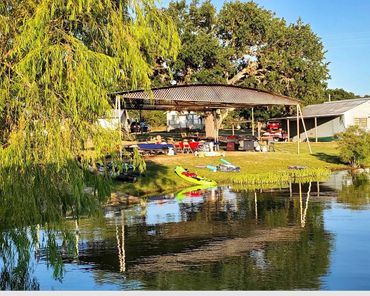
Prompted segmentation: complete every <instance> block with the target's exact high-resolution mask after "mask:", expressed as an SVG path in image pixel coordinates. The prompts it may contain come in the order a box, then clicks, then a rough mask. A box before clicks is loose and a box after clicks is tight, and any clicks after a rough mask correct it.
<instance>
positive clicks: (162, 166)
mask: <svg viewBox="0 0 370 296" xmlns="http://www.w3.org/2000/svg"><path fill="white" fill-rule="evenodd" d="M300 146H301V153H300V154H297V144H296V143H276V144H275V152H266V153H262V152H243V151H240V152H234V151H233V152H231V151H230V152H229V151H226V152H225V153H226V155H225V157H223V158H225V159H226V160H228V161H229V162H231V163H232V164H234V165H237V166H240V168H241V172H240V173H234V172H216V173H214V172H211V171H210V170H208V169H206V168H196V167H195V166H198V165H208V164H210V165H218V164H220V158H221V157H196V156H194V155H192V154H185V155H184V154H178V155H175V156H167V155H160V156H155V157H150V158H147V168H148V170H147V172H146V175H145V176H143V177H140V178H139V181H137V182H136V183H116V184H115V186H114V189H113V190H114V191H120V192H124V193H128V194H132V195H135V196H144V195H149V194H153V193H157V192H166V191H175V190H177V189H180V188H183V187H190V186H192V184H190V183H187V182H186V181H184V180H183V179H182V178H180V177H178V176H177V175H176V174H175V173H174V168H175V167H176V165H182V166H184V167H186V168H188V169H189V170H191V171H195V172H197V173H198V174H199V175H201V176H205V177H208V178H211V179H214V180H216V181H217V182H218V183H219V184H231V183H239V184H240V183H243V184H251V183H276V182H280V181H282V180H284V178H285V177H287V174H291V173H292V170H288V166H304V167H306V168H307V169H306V170H303V171H296V172H297V173H299V174H302V173H304V174H306V177H312V178H315V177H317V178H318V177H320V176H321V175H323V174H324V172H325V173H327V170H336V169H345V168H348V167H347V166H346V165H344V164H342V163H340V161H339V159H338V149H337V145H336V143H334V142H330V143H311V146H312V152H313V154H309V150H308V146H307V143H301V145H300ZM307 174H308V175H307Z"/></svg>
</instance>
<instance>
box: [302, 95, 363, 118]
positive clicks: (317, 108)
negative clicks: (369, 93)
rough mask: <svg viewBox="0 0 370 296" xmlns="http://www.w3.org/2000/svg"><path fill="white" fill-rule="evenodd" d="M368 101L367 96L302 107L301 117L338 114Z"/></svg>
mask: <svg viewBox="0 0 370 296" xmlns="http://www.w3.org/2000/svg"><path fill="white" fill-rule="evenodd" d="M368 101H369V98H361V99H353V100H341V101H332V102H325V103H323V104H316V105H308V106H306V107H304V108H303V109H302V113H303V117H324V116H338V115H342V114H344V113H345V112H347V111H349V110H351V109H353V108H355V107H357V106H359V105H362V104H364V103H366V102H368Z"/></svg>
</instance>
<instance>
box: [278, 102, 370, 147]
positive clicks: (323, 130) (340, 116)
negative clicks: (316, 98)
mask: <svg viewBox="0 0 370 296" xmlns="http://www.w3.org/2000/svg"><path fill="white" fill-rule="evenodd" d="M302 113H303V118H304V122H305V125H306V129H307V134H308V137H309V139H310V140H314V141H315V140H316V139H317V140H318V141H330V140H333V139H334V138H335V134H337V133H340V132H343V131H344V130H345V129H347V128H348V127H349V126H351V125H358V126H359V127H361V128H363V129H365V130H367V131H370V98H361V99H351V100H341V101H332V102H325V103H323V104H316V105H308V106H306V107H304V108H303V109H302ZM282 124H283V129H284V130H286V131H288V130H289V133H290V138H292V139H293V140H296V139H297V121H296V117H295V116H291V117H286V118H284V120H283V121H282ZM288 126H289V128H288ZM300 138H301V140H304V139H305V138H306V135H305V133H304V130H303V125H302V123H300Z"/></svg>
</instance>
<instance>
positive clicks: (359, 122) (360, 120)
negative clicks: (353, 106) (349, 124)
mask: <svg viewBox="0 0 370 296" xmlns="http://www.w3.org/2000/svg"><path fill="white" fill-rule="evenodd" d="M353 123H354V125H357V126H358V127H360V128H367V118H366V117H363V118H354V119H353Z"/></svg>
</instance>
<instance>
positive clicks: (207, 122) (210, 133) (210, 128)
mask: <svg viewBox="0 0 370 296" xmlns="http://www.w3.org/2000/svg"><path fill="white" fill-rule="evenodd" d="M205 115H206V117H205V119H204V126H205V130H206V138H215V137H216V129H215V121H214V116H213V113H212V112H206V114H205Z"/></svg>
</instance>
